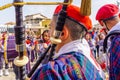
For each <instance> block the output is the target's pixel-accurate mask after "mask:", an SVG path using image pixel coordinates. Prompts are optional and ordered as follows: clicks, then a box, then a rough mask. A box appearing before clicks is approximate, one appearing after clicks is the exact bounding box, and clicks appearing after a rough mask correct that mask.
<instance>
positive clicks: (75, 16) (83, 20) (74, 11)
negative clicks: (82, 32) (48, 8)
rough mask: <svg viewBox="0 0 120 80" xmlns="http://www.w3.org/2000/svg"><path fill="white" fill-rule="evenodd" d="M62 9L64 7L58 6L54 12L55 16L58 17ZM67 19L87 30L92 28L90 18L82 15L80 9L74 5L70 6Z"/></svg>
mask: <svg viewBox="0 0 120 80" xmlns="http://www.w3.org/2000/svg"><path fill="white" fill-rule="evenodd" d="M61 9H62V5H58V6H57V7H56V9H55V11H54V15H58V14H59V13H60V11H61ZM67 18H69V19H70V18H71V19H72V20H74V21H75V22H78V23H79V24H82V25H83V26H84V27H85V28H86V29H87V30H90V29H91V28H92V22H91V19H90V18H89V16H82V15H81V14H80V8H79V7H77V6H74V5H68V7H67Z"/></svg>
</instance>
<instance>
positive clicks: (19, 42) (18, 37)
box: [14, 0, 28, 80]
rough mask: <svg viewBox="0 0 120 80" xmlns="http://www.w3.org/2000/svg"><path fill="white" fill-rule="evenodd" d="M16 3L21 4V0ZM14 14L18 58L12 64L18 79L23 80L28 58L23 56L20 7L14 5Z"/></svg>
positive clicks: (23, 42) (23, 39) (22, 29)
mask: <svg viewBox="0 0 120 80" xmlns="http://www.w3.org/2000/svg"><path fill="white" fill-rule="evenodd" d="M16 2H23V0H14V3H16ZM15 14H16V26H15V27H14V29H15V40H16V51H17V52H18V55H19V56H18V57H17V58H15V60H14V64H15V65H16V66H17V67H18V71H19V79H20V80H25V78H26V76H25V74H26V70H25V65H26V64H27V63H28V57H27V56H25V55H24V51H25V26H24V25H23V13H22V5H15Z"/></svg>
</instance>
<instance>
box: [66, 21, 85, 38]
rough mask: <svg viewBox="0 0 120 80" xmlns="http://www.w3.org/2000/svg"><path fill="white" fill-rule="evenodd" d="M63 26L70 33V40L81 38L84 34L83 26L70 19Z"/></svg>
mask: <svg viewBox="0 0 120 80" xmlns="http://www.w3.org/2000/svg"><path fill="white" fill-rule="evenodd" d="M65 25H66V27H67V28H68V30H69V31H70V35H71V39H72V40H77V39H80V38H83V37H84V36H85V34H86V29H85V28H84V27H83V26H81V25H79V24H78V23H76V22H74V21H72V20H70V19H66V22H65Z"/></svg>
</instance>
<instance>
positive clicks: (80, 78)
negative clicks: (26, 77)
mask: <svg viewBox="0 0 120 80" xmlns="http://www.w3.org/2000/svg"><path fill="white" fill-rule="evenodd" d="M98 72H99V71H98V70H97V69H96V68H95V67H94V66H93V65H92V64H91V62H90V61H89V60H88V59H87V58H86V57H85V56H84V55H82V54H81V53H79V52H71V53H66V54H63V55H61V56H59V57H58V58H57V59H55V60H54V61H50V62H49V63H47V64H44V65H43V66H42V67H41V68H39V69H38V70H37V71H36V72H35V73H34V75H33V76H32V78H31V80H103V79H102V78H101V77H100V75H99V73H98Z"/></svg>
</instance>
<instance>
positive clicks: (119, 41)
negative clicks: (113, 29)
mask: <svg viewBox="0 0 120 80" xmlns="http://www.w3.org/2000/svg"><path fill="white" fill-rule="evenodd" d="M112 42H114V43H118V44H120V35H116V36H114V38H113V39H112Z"/></svg>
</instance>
